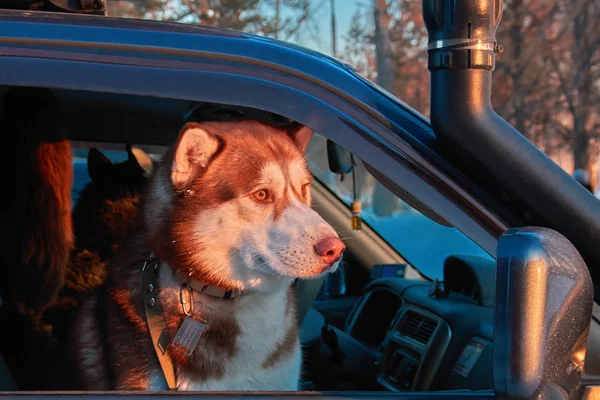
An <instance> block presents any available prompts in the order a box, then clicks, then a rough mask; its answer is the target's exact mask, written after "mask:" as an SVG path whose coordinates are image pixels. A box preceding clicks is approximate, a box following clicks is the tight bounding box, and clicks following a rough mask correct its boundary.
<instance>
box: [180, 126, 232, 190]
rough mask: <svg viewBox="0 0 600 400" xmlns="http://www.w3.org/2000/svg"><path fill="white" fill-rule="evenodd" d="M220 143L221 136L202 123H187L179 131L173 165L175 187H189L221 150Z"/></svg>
mask: <svg viewBox="0 0 600 400" xmlns="http://www.w3.org/2000/svg"><path fill="white" fill-rule="evenodd" d="M220 144H221V142H220V140H219V138H217V137H216V136H215V135H213V134H212V133H210V132H208V131H207V130H206V129H205V128H204V127H203V126H202V125H201V124H198V123H195V122H188V123H187V124H185V125H184V126H183V128H181V130H180V131H179V138H178V139H177V145H176V146H175V154H174V157H173V165H172V167H171V183H172V184H173V188H174V189H175V190H182V189H184V188H185V187H187V185H189V184H190V183H191V182H192V181H193V180H194V178H195V177H196V176H198V174H199V172H200V171H201V170H202V169H204V168H206V167H207V166H208V163H209V162H210V160H211V159H212V157H213V156H214V155H215V154H216V153H217V151H219V147H220Z"/></svg>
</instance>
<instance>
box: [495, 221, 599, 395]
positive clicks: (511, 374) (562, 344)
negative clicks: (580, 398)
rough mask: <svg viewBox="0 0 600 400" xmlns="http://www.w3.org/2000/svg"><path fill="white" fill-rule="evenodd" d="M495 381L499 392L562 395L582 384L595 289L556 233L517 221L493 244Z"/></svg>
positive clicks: (576, 257) (582, 264)
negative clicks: (495, 247) (494, 253)
mask: <svg viewBox="0 0 600 400" xmlns="http://www.w3.org/2000/svg"><path fill="white" fill-rule="evenodd" d="M497 253H498V254H497V268H496V308H495V311H494V313H495V315H494V371H493V373H494V387H495V392H496V396H497V397H498V398H501V399H531V398H536V399H568V398H570V396H571V395H573V394H574V393H576V391H577V390H578V389H579V387H580V384H581V373H582V371H583V364H584V360H585V354H586V349H587V338H588V334H589V330H590V322H591V318H592V305H593V301H594V300H593V299H594V291H593V286H592V280H591V278H590V274H589V271H588V269H587V267H586V265H585V262H584V261H583V259H582V258H581V256H580V255H579V253H578V251H577V249H575V247H574V246H573V245H572V244H571V243H570V242H569V241H568V240H567V239H566V238H565V237H564V236H562V235H561V234H559V233H558V232H555V231H553V230H550V229H547V228H538V227H526V228H515V229H511V230H508V231H507V232H505V233H504V234H503V235H502V237H501V238H500V241H499V243H498V252H497Z"/></svg>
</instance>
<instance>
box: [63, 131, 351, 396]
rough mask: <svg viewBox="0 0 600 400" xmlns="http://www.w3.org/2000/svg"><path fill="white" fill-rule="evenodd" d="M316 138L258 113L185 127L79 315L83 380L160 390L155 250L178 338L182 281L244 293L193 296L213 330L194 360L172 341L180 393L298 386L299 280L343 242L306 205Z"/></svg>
mask: <svg viewBox="0 0 600 400" xmlns="http://www.w3.org/2000/svg"><path fill="white" fill-rule="evenodd" d="M311 136H312V131H310V130H309V129H308V128H300V129H297V130H295V131H293V132H282V131H280V130H278V129H275V128H273V127H270V126H268V125H263V124H260V123H257V122H253V121H237V122H205V123H201V124H197V123H188V124H186V125H185V126H184V127H183V128H182V129H181V131H180V133H179V138H178V140H177V143H176V144H175V146H174V147H173V148H172V149H170V150H169V151H168V152H167V153H166V154H165V156H164V158H163V162H162V163H160V164H159V165H158V166H156V168H155V171H154V174H153V176H152V178H151V179H150V183H149V185H148V187H147V190H146V192H145V194H144V196H143V206H142V216H143V224H144V227H143V229H140V231H139V232H138V235H137V237H136V239H134V240H133V241H132V242H131V243H128V244H126V245H124V246H123V247H122V249H121V251H120V252H119V255H117V256H116V257H115V259H114V261H113V262H111V263H110V266H109V277H108V279H107V284H106V287H105V288H103V291H107V294H106V295H100V293H99V294H97V295H95V296H92V297H90V298H89V299H87V300H86V301H85V302H84V305H83V307H82V310H81V313H80V315H79V318H78V321H77V323H76V326H77V331H76V333H75V336H74V339H73V345H74V351H75V352H76V355H77V357H76V358H77V364H78V366H79V369H80V372H81V373H82V379H83V382H84V387H85V388H87V389H99V390H102V389H156V388H157V387H156V381H157V380H156V379H157V377H159V376H160V375H161V369H160V365H159V364H158V360H157V358H156V355H155V353H154V349H153V347H152V343H151V342H150V337H149V334H148V328H147V325H146V319H145V314H144V307H143V304H144V303H143V295H142V288H141V272H140V268H141V266H142V265H143V263H144V260H145V259H146V258H147V257H148V255H149V254H150V253H151V252H152V253H153V254H154V255H155V256H157V257H158V258H159V259H160V260H161V265H160V269H159V276H158V285H159V296H158V298H157V299H156V301H157V302H158V303H159V304H160V305H161V308H162V314H163V318H164V320H165V323H166V326H167V333H168V335H169V337H170V338H173V337H174V336H175V334H176V333H177V330H178V329H179V327H180V326H181V324H182V322H183V320H184V319H185V314H184V313H183V311H182V308H181V304H180V297H179V296H180V291H181V285H182V283H185V282H187V283H189V284H190V285H192V286H193V284H194V283H196V284H197V285H200V286H202V285H205V286H211V287H213V288H216V289H219V290H224V291H225V290H238V291H241V293H242V295H241V296H239V297H235V298H231V299H228V298H227V297H225V298H223V297H220V298H219V297H214V296H213V295H207V294H206V293H204V292H200V291H198V292H197V294H196V295H195V297H194V300H195V302H194V310H195V312H197V313H198V316H201V318H203V319H205V320H206V321H208V328H207V332H206V333H207V334H206V336H203V337H202V338H201V339H200V342H199V343H198V346H197V350H196V351H195V352H194V353H193V354H192V355H191V356H189V357H188V356H186V355H183V353H180V352H178V351H176V350H174V349H173V348H172V347H168V352H169V355H170V356H171V358H172V359H173V362H174V363H175V370H176V381H177V387H178V389H179V390H297V388H298V380H299V375H300V368H301V358H302V357H301V350H300V344H299V340H298V327H297V323H296V316H295V312H296V311H295V298H294V291H293V289H292V288H291V284H292V282H293V279H294V278H313V277H318V276H321V275H322V274H325V273H328V272H331V271H333V270H335V269H336V268H337V266H338V264H339V262H340V260H341V257H342V254H343V251H344V249H345V246H344V244H343V243H342V241H341V240H340V239H339V237H338V235H337V234H336V232H335V230H334V229H333V228H332V227H331V226H330V225H329V224H327V223H326V222H325V221H324V220H323V219H322V218H321V217H320V216H319V215H318V214H317V213H316V212H314V211H313V210H312V209H311V207H310V181H311V175H310V173H309V171H308V168H307V165H306V161H305V159H304V155H303V151H304V150H305V149H306V146H307V144H308V141H309V140H310V138H311ZM193 287H194V286H193ZM98 307H100V308H98ZM98 310H101V312H99V311H98ZM109 326H110V328H109ZM133 342H135V343H137V346H130V345H129V344H130V343H133ZM115 361H118V364H119V367H118V368H114V367H110V370H108V369H107V368H109V367H108V365H110V364H111V363H113V362H115Z"/></svg>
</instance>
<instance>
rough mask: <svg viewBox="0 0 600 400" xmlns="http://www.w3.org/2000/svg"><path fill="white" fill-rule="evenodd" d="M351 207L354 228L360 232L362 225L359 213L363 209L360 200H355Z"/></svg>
mask: <svg viewBox="0 0 600 400" xmlns="http://www.w3.org/2000/svg"><path fill="white" fill-rule="evenodd" d="M350 209H351V211H352V230H353V231H354V232H358V231H360V228H361V226H362V224H361V220H360V215H359V214H360V209H361V204H360V201H353V202H352V205H351V206H350Z"/></svg>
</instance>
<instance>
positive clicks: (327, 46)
mask: <svg viewBox="0 0 600 400" xmlns="http://www.w3.org/2000/svg"><path fill="white" fill-rule="evenodd" d="M334 5H335V14H336V26H337V29H336V32H337V51H338V54H339V53H341V52H342V51H343V49H344V45H345V43H346V40H345V36H346V33H347V32H348V28H349V26H350V21H351V20H352V16H353V15H354V13H355V12H356V11H357V10H358V9H359V8H360V9H367V7H372V4H371V1H370V0H363V1H362V2H359V1H356V0H334ZM311 7H315V9H316V13H315V15H314V22H313V23H312V24H311V25H312V26H316V27H317V29H318V33H319V35H318V37H312V36H313V35H311V34H305V35H301V37H300V38H299V41H298V42H297V44H299V45H301V46H304V47H308V48H311V49H312V50H316V51H319V52H321V53H325V54H328V55H331V51H332V49H331V8H330V0H311Z"/></svg>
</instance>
